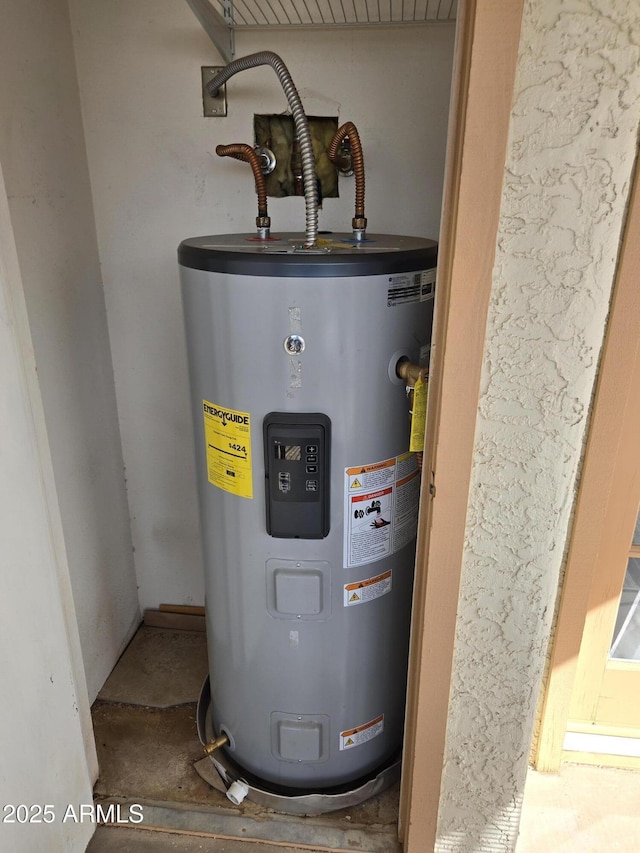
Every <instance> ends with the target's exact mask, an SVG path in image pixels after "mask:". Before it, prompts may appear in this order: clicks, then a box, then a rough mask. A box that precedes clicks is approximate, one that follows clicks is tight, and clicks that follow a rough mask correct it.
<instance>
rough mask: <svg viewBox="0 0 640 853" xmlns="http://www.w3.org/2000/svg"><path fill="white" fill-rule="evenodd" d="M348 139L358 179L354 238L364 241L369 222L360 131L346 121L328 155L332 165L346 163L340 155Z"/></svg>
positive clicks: (353, 221) (333, 141)
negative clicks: (342, 146) (366, 215)
mask: <svg viewBox="0 0 640 853" xmlns="http://www.w3.org/2000/svg"><path fill="white" fill-rule="evenodd" d="M345 138H346V139H348V140H349V143H350V145H351V165H352V167H353V171H354V174H355V178H356V210H355V216H354V217H353V219H352V220H351V227H352V228H353V236H354V237H355V239H356V240H364V238H365V232H366V228H367V220H366V217H365V215H364V157H363V156H362V144H361V143H360V136H359V135H358V129H357V128H356V126H355V124H354V123H353V122H352V121H346V122H345V123H344V124H343V125H342V126H341V127H339V128H338V129H337V130H336V132H335V134H334V136H333V139H332V140H331V144H330V145H329V150H328V151H327V155H328V157H329V159H330V160H331V162H332V163H335V164H336V165H337V166H341V165H343V163H344V160H343V158H342V157H341V156H340V153H339V150H338V148H339V145H340V143H341V142H342V140H343V139H345Z"/></svg>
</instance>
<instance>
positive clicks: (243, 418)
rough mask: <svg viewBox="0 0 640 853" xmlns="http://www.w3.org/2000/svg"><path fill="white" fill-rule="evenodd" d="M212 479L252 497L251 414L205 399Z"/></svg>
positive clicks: (204, 410)
mask: <svg viewBox="0 0 640 853" xmlns="http://www.w3.org/2000/svg"><path fill="white" fill-rule="evenodd" d="M202 414H203V417H204V440H205V445H206V452H207V476H208V478H209V482H210V483H213V485H214V486H217V487H218V488H219V489H224V491H225V492H231V494H234V495H239V496H240V497H242V498H252V497H253V478H252V476H251V417H250V415H249V413H248V412H237V411H235V410H234V409H226V408H225V407H224V406H219V405H218V404H217V403H210V402H209V401H208V400H203V401H202Z"/></svg>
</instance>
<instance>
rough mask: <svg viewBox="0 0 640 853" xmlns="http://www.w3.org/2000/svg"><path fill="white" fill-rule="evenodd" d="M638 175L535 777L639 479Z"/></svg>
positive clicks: (564, 717) (563, 716)
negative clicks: (627, 488)
mask: <svg viewBox="0 0 640 853" xmlns="http://www.w3.org/2000/svg"><path fill="white" fill-rule="evenodd" d="M638 171H639V170H638V163H637V162H636V168H635V180H634V186H633V188H632V191H631V194H630V203H629V208H628V212H627V221H626V224H625V229H624V236H623V241H622V245H621V250H620V254H619V259H618V269H617V273H616V279H615V282H614V292H613V299H612V304H611V311H610V315H609V322H608V326H607V332H606V336H605V343H604V347H603V351H602V357H601V363H600V372H599V375H598V381H597V389H596V395H595V398H594V405H593V410H592V417H591V424H590V428H589V437H588V440H587V445H586V450H585V457H584V463H583V468H582V477H581V482H580V488H579V491H578V498H577V503H576V513H575V520H574V525H573V530H572V535H571V542H570V546H569V551H568V556H567V564H566V571H565V577H564V584H563V589H562V596H561V599H560V607H559V612H558V620H557V627H556V631H555V637H554V642H553V650H552V654H551V661H550V668H549V678H548V681H547V688H546V694H545V699H544V703H543V708H542V721H541V728H540V735H539V738H538V743H537V746H536V752H535V756H534V763H535V767H536V769H537V770H542V771H546V772H555V771H557V770H558V769H559V767H560V763H561V761H562V757H563V756H562V748H563V742H564V736H565V732H566V729H567V723H568V721H569V711H570V704H571V696H572V693H573V688H574V683H575V679H576V671H577V666H578V655H579V653H580V646H581V644H582V637H583V633H584V628H585V622H586V620H587V615H588V612H589V607H590V595H591V590H592V587H593V583H594V579H595V578H596V573H597V571H598V568H597V567H598V564H599V563H600V565H602V564H603V563H605V562H606V559H607V558H606V555H607V554H609V553H610V552H611V551H612V549H615V548H616V543H615V542H613V541H612V538H611V535H610V534H609V532H608V531H609V530H610V529H611V521H612V520H618V521H619V520H620V518H621V513H624V512H626V513H628V511H629V510H628V508H627V509H626V510H625V509H624V508H623V504H624V494H621V490H620V487H619V484H620V482H621V481H622V482H624V481H625V480H627V479H628V478H629V477H630V476H636V477H637V476H638V471H637V470H635V471H632V470H630V462H629V450H628V448H629V446H630V445H631V444H632V443H633V441H634V440H635V441H636V442H637V431H636V425H637V423H638V419H639V418H640V397H639V396H638V393H637V389H638V388H639V387H640V337H639V336H638V327H639V323H640V305H639V300H638V285H639V281H638V278H639V274H638V270H640V176H639V174H638ZM634 389H635V393H634ZM635 467H636V468H637V467H638V466H637V465H636V466H635ZM616 484H618V487H616ZM622 491H623V492H624V488H623V489H622ZM627 526H628V525H627Z"/></svg>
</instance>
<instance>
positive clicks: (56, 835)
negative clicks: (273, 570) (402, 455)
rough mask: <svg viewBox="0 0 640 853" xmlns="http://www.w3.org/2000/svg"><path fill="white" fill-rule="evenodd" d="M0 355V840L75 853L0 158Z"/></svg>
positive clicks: (63, 584) (43, 510) (62, 671)
mask: <svg viewBox="0 0 640 853" xmlns="http://www.w3.org/2000/svg"><path fill="white" fill-rule="evenodd" d="M0 365H1V375H2V381H0V542H1V543H2V549H1V551H0V573H1V575H2V595H0V679H1V680H2V691H3V699H2V702H0V754H1V755H2V760H1V761H0V805H1V806H2V817H3V822H2V826H1V828H0V848H1V849H2V850H7V851H9V850H10V851H12V853H49V851H53V850H64V851H69V853H73V851H78V853H80V851H83V850H84V849H85V847H86V845H87V842H88V840H89V838H90V837H91V834H92V832H93V827H92V826H91V825H90V824H87V823H84V824H79V823H73V822H66V823H63V821H62V818H63V816H64V813H65V808H66V806H67V804H69V803H75V804H79V803H91V802H92V790H91V789H92V782H93V779H94V778H95V776H96V774H97V762H96V755H95V746H94V742H93V733H92V731H91V720H90V716H89V703H88V697H87V687H86V682H85V678H84V671H83V666H82V659H81V653H80V642H79V636H78V630H77V625H76V620H75V611H74V606H73V599H72V595H71V585H70V579H69V569H68V565H67V561H66V555H65V551H64V542H63V536H62V529H61V525H60V516H59V513H58V503H57V499H56V493H55V486H54V481H53V472H52V468H51V459H50V456H49V447H48V444H47V434H46V427H45V423H44V414H43V409H42V401H41V397H40V391H39V387H38V376H37V372H36V363H35V359H34V355H33V349H32V345H31V338H30V334H29V326H28V320H27V314H26V309H25V304H24V295H23V289H22V281H21V279H20V272H19V266H18V259H17V255H16V252H15V243H14V240H13V233H12V230H11V222H10V216H9V209H8V205H7V198H6V193H5V184H4V179H3V175H2V170H1V169H0ZM19 804H26V805H32V804H40V805H42V806H44V805H49V806H50V807H51V808H50V810H49V815H53V817H54V819H53V821H51V822H50V823H49V822H47V823H44V822H42V823H35V822H34V823H26V824H25V823H19V822H17V821H16V822H13V823H8V822H5V820H4V819H6V818H13V819H14V820H15V817H16V816H15V814H14V813H12V812H11V811H8V810H7V806H10V805H14V806H17V805H19ZM30 814H31V816H32V817H36V816H37V813H34V812H30ZM49 815H48V816H47V817H46V818H44V817H43V816H42V815H40V817H41V820H43V821H44V820H46V821H49V819H50V818H49ZM18 816H20V815H18ZM22 818H23V819H24V815H22Z"/></svg>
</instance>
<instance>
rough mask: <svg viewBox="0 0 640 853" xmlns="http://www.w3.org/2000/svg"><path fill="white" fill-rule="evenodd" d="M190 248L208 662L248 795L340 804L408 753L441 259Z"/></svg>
mask: <svg viewBox="0 0 640 853" xmlns="http://www.w3.org/2000/svg"><path fill="white" fill-rule="evenodd" d="M301 241H302V237H301V236H300V235H295V234H282V235H279V238H278V239H276V240H274V239H272V240H269V241H258V240H256V239H255V237H252V236H251V235H249V234H236V235H225V236H209V237H199V238H194V239H188V240H185V241H183V242H182V244H181V245H180V248H179V263H180V275H181V284H182V296H183V305H184V315H185V323H186V339H187V348H188V358H189V370H190V381H191V395H192V407H193V421H194V427H195V447H196V466H197V478H198V491H199V502H200V516H201V531H202V539H203V549H204V560H205V573H206V619H207V634H208V650H209V665H210V697H211V698H210V706H209V708H208V711H207V713H208V719H209V721H210V725H211V729H212V731H213V732H214V733H215V734H216V735H224V736H226V741H227V743H226V745H225V746H224V748H223V752H224V755H225V756H226V758H227V759H228V761H229V762H231V766H232V767H234V768H235V771H234V772H235V773H236V776H241V777H242V778H243V779H245V780H247V781H248V783H249V784H251V785H255V786H259V787H262V788H264V789H266V790H270V791H273V792H276V793H280V794H282V795H283V796H287V795H296V794H301V793H331V792H335V791H347V790H349V789H354V788H356V787H357V786H359V785H360V784H361V783H362V781H363V780H366V779H368V778H371V777H373V776H375V774H376V773H378V772H379V771H380V769H381V768H384V767H385V766H387V765H388V764H389V762H391V761H393V760H394V759H397V755H398V752H399V750H400V747H401V743H402V735H403V720H404V708H405V686H406V672H407V652H408V641H409V626H410V613H411V595H412V581H413V566H414V556H415V536H416V524H417V513H418V500H419V489H420V472H419V470H418V467H417V463H416V457H415V454H413V453H409V452H408V447H409V421H408V415H407V401H406V393H405V386H404V383H403V382H402V380H400V379H399V378H398V375H397V365H398V363H399V362H401V361H402V360H404V359H409V360H410V361H412V362H414V363H417V364H423V365H425V364H426V363H427V362H428V357H429V347H430V340H431V323H432V312H433V290H434V281H435V265H436V244H435V243H434V242H433V241H430V240H426V239H418V238H414V237H396V236H386V235H376V234H371V235H368V237H367V239H366V240H365V241H361V242H358V243H355V242H354V241H353V238H352V236H351V235H346V234H333V235H325V236H321V239H319V240H318V244H317V246H316V247H315V248H313V249H312V250H309V248H303V246H302V245H301Z"/></svg>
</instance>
